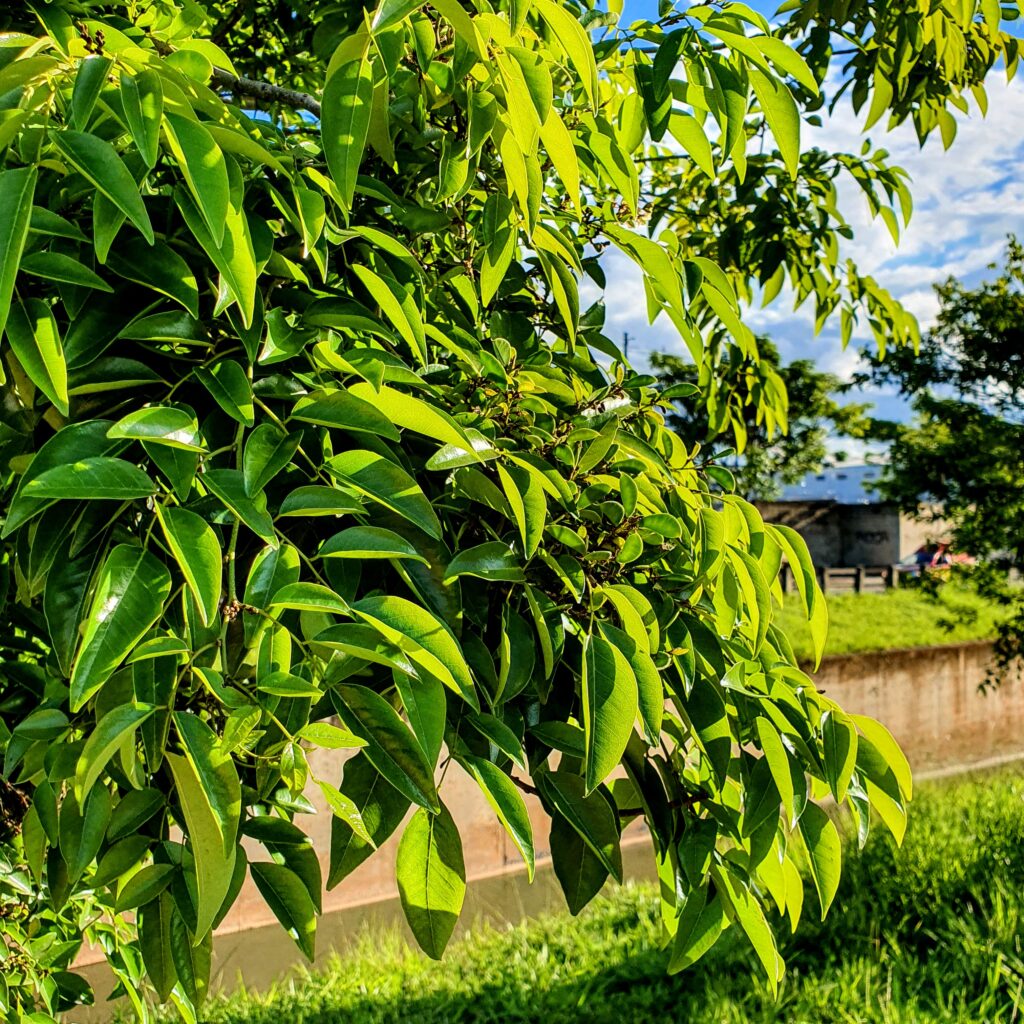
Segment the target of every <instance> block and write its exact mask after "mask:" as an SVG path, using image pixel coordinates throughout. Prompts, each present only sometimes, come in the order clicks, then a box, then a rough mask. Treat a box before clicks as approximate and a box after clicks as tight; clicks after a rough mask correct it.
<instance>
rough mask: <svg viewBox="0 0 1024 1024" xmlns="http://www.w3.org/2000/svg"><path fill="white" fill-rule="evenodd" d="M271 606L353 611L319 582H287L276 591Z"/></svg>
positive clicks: (339, 613) (339, 612)
mask: <svg viewBox="0 0 1024 1024" xmlns="http://www.w3.org/2000/svg"><path fill="white" fill-rule="evenodd" d="M270 607H271V609H274V608H295V609H297V610H299V611H306V612H328V613H330V614H333V615H350V614H351V611H352V610H351V609H350V608H349V606H348V604H347V603H346V602H345V601H343V600H342V599H341V598H340V597H339V596H338V595H337V594H336V593H334V591H333V590H331V589H330V588H329V587H325V586H322V585H321V584H319V583H286V584H285V585H284V586H283V587H282V588H281V589H280V590H278V591H276V592H275V593H274V596H273V597H272V598H271V600H270Z"/></svg>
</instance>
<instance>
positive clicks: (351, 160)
mask: <svg viewBox="0 0 1024 1024" xmlns="http://www.w3.org/2000/svg"><path fill="white" fill-rule="evenodd" d="M372 104H373V60H372V57H371V54H370V51H369V49H368V48H367V49H366V50H364V51H363V53H362V55H361V56H359V58H358V59H356V60H346V61H343V62H342V64H341V65H340V67H339V68H338V69H337V70H336V71H335V72H334V74H332V75H331V77H330V78H329V79H328V80H327V85H326V86H325V87H324V96H323V104H322V113H321V120H320V134H321V138H322V140H323V147H324V155H325V156H326V157H327V167H328V169H329V170H330V172H331V177H332V178H333V179H334V184H335V185H337V187H338V196H339V198H340V199H341V202H342V205H343V207H344V209H345V210H346V211H348V210H350V209H351V208H352V198H353V196H354V195H355V188H356V178H357V177H358V175H359V165H360V163H361V162H362V159H363V151H364V149H365V148H366V134H367V131H368V130H369V127H370V113H371V109H372Z"/></svg>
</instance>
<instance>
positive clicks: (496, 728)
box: [467, 713, 526, 771]
mask: <svg viewBox="0 0 1024 1024" xmlns="http://www.w3.org/2000/svg"><path fill="white" fill-rule="evenodd" d="M467 721H468V722H469V724H470V725H471V726H473V728H474V729H476V731H477V732H478V733H480V735H481V736H484V737H486V738H487V739H488V740H490V742H491V743H493V744H494V746H495V747H497V749H498V750H500V751H501V753H503V754H506V755H507V756H508V757H510V758H512V760H513V761H514V762H515V763H516V764H517V765H518V766H519V767H520V768H522V769H523V771H526V754H525V752H524V751H523V746H522V744H521V743H520V742H519V738H518V737H517V736H516V734H515V733H514V732H513V731H512V730H511V729H510V728H509V727H508V726H507V725H506V724H505V723H504V722H503V721H502V720H501V719H500V718H495V716H494V715H488V714H484V713H480V714H474V715H469V716H468V717H467Z"/></svg>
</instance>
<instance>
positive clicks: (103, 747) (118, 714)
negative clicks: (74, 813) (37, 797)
mask: <svg viewBox="0 0 1024 1024" xmlns="http://www.w3.org/2000/svg"><path fill="white" fill-rule="evenodd" d="M155 710H156V708H154V707H153V706H152V705H150V704H138V705H131V704H123V705H121V706H120V707H116V708H111V710H110V711H108V712H107V713H106V714H105V715H104V716H103V717H102V718H101V719H100V720H99V722H97V723H96V728H95V730H94V731H93V732H91V733H90V734H89V737H88V739H87V740H86V741H85V746H84V747H83V748H82V755H81V757H80V758H79V759H78V765H77V767H76V768H75V796H76V797H77V798H78V800H79V802H81V801H82V800H83V799H84V798H85V794H86V793H88V792H90V791H91V790H92V787H93V786H94V785H95V784H96V782H97V780H98V779H99V777H100V775H101V774H102V772H103V769H104V768H106V766H107V762H108V761H109V760H110V759H111V757H113V756H114V753H115V751H117V750H118V748H119V747H121V745H122V744H123V743H124V741H125V740H126V739H127V738H128V737H130V736H132V735H133V734H134V733H135V730H136V729H138V727H139V726H140V725H141V724H142V723H143V722H144V721H145V720H146V719H147V718H149V716H150V715H151V714H153V712H154V711H155Z"/></svg>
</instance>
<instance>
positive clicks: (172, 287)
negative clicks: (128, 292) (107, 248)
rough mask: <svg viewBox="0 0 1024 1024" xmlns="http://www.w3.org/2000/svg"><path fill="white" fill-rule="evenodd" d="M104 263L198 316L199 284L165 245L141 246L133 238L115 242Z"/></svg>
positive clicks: (187, 267)
mask: <svg viewBox="0 0 1024 1024" xmlns="http://www.w3.org/2000/svg"><path fill="white" fill-rule="evenodd" d="M107 266H108V267H109V268H110V269H111V270H112V271H113V272H114V273H115V274H117V275H118V276H119V277H123V278H124V279H125V280H126V281H135V282H136V283H137V284H141V285H145V286H146V287H147V288H152V289H153V290H154V291H157V292H160V293H161V294H162V295H166V296H167V297H168V298H169V299H173V300H174V301H175V302H177V303H179V304H180V305H181V306H182V308H184V310H185V311H186V312H187V313H188V314H189V315H191V316H193V317H195V318H197V319H198V317H199V286H198V284H197V283H196V277H195V274H194V273H193V272H192V271H191V270H190V269H189V266H188V264H187V263H186V262H185V261H184V260H183V259H182V258H181V257H180V256H179V255H178V254H177V253H176V252H175V251H174V250H173V249H172V248H171V247H170V246H168V245H164V244H163V242H156V243H154V244H153V245H144V244H143V243H141V242H140V241H139V240H138V239H137V238H127V239H124V240H123V241H121V242H118V244H117V246H116V247H115V248H114V249H112V250H111V252H110V255H109V256H108V257H107Z"/></svg>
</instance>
